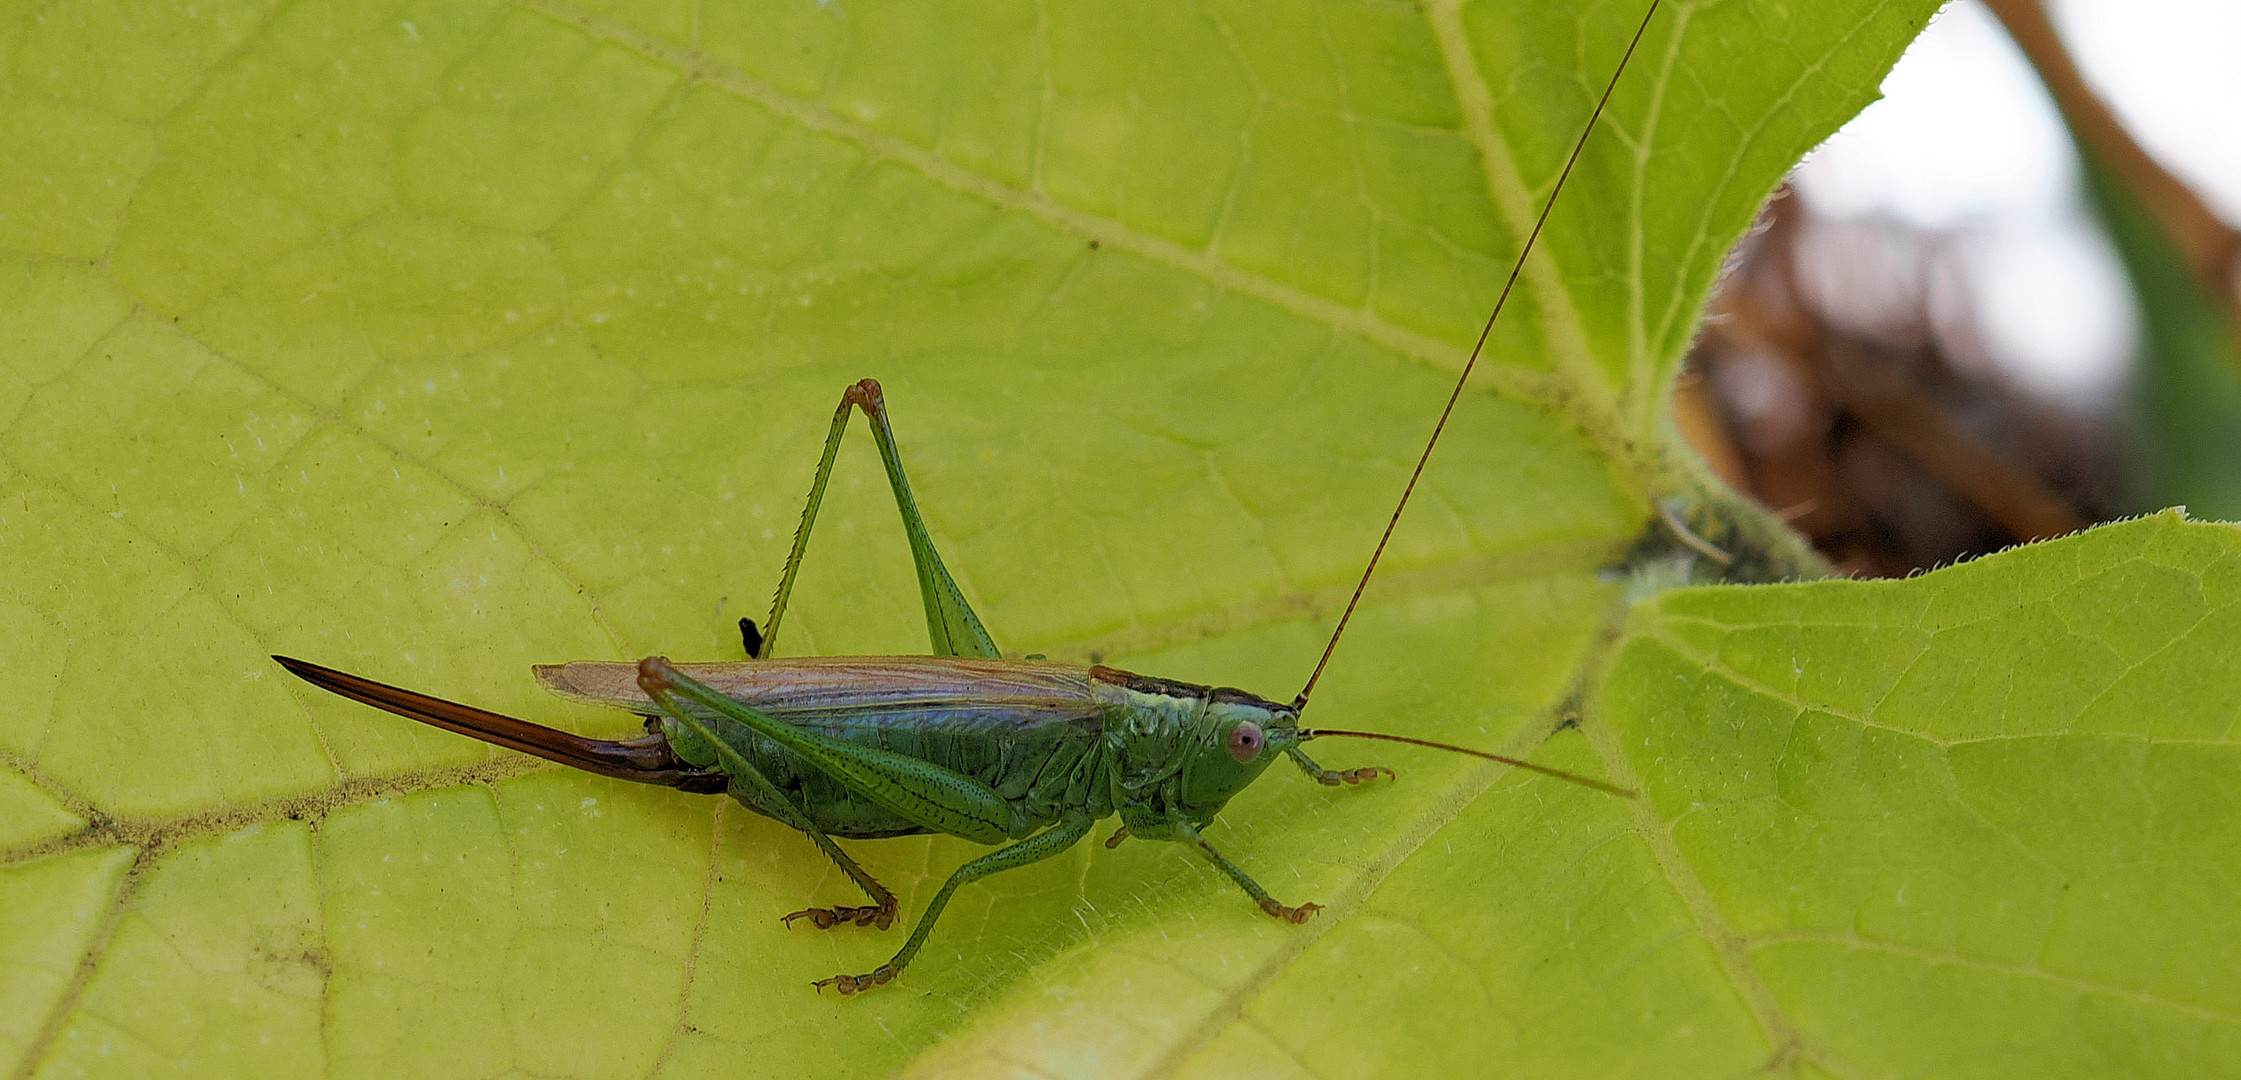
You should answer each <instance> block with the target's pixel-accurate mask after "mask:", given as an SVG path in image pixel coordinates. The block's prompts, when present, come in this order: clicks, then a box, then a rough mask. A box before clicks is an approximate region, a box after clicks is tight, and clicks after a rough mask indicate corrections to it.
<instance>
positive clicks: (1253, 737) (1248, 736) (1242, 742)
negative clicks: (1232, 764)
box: [1229, 720, 1262, 765]
mask: <svg viewBox="0 0 2241 1080" xmlns="http://www.w3.org/2000/svg"><path fill="white" fill-rule="evenodd" d="M1261 741H1262V740H1261V726H1260V725H1259V724H1256V723H1254V722H1252V721H1250V720H1246V721H1243V722H1242V723H1239V724H1238V725H1237V726H1236V727H1233V728H1231V729H1229V756H1231V757H1233V758H1236V759H1237V763H1238V764H1240V765H1248V764H1251V763H1252V761H1253V759H1254V758H1257V757H1259V756H1261Z"/></svg>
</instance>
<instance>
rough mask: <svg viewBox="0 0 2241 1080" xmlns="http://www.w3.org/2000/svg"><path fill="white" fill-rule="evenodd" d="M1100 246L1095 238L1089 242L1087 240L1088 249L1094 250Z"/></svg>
mask: <svg viewBox="0 0 2241 1080" xmlns="http://www.w3.org/2000/svg"><path fill="white" fill-rule="evenodd" d="M1100 246H1101V245H1100V244H1098V242H1097V241H1095V240H1092V241H1090V242H1089V249H1090V250H1091V251H1095V250H1097V249H1098V248H1099V247H1100Z"/></svg>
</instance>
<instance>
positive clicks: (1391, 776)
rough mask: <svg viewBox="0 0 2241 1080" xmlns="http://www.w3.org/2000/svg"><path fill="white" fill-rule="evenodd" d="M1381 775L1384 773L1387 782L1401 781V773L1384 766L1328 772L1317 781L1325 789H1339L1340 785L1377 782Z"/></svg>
mask: <svg viewBox="0 0 2241 1080" xmlns="http://www.w3.org/2000/svg"><path fill="white" fill-rule="evenodd" d="M1379 773H1384V774H1385V778H1386V779H1387V780H1398V779H1400V774H1399V773H1396V772H1394V771H1393V770H1391V769H1388V768H1386V767H1385V766H1383V765H1371V766H1369V767H1368V768H1363V769H1347V770H1345V771H1343V772H1326V773H1324V774H1322V775H1321V776H1318V777H1316V778H1315V779H1317V780H1320V781H1322V782H1323V786H1324V787H1337V786H1339V785H1340V784H1359V783H1361V782H1362V781H1364V780H1375V779H1377V774H1379Z"/></svg>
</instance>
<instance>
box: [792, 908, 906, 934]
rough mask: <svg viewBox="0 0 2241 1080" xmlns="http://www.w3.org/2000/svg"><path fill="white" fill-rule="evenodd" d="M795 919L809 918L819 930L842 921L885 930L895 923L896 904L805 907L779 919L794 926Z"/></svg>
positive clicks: (831, 926)
mask: <svg viewBox="0 0 2241 1080" xmlns="http://www.w3.org/2000/svg"><path fill="white" fill-rule="evenodd" d="M795 919H808V920H809V921H810V922H811V923H814V924H816V927H817V929H819V930H830V929H832V928H833V927H836V926H839V925H840V924H842V923H855V924H856V925H858V926H876V927H878V928H880V929H881V930H885V929H887V928H888V927H889V926H892V925H894V923H895V905H893V904H885V905H881V906H877V907H813V908H803V909H801V910H800V911H796V912H792V913H790V914H787V915H785V916H783V917H781V918H780V919H779V920H778V921H779V922H782V923H785V924H786V925H788V926H792V925H794V920H795Z"/></svg>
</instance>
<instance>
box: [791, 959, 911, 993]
mask: <svg viewBox="0 0 2241 1080" xmlns="http://www.w3.org/2000/svg"><path fill="white" fill-rule="evenodd" d="M894 978H895V965H893V964H881V965H879V969H878V970H877V971H874V972H872V973H871V974H869V975H835V976H833V977H832V978H830V979H819V980H817V981H816V982H813V983H810V984H809V985H811V986H814V987H816V988H817V992H818V993H820V994H822V993H824V992H825V988H826V987H828V986H830V987H832V988H833V989H835V990H838V991H840V992H841V994H843V995H847V994H861V993H863V992H864V991H866V990H869V989H871V988H872V987H874V986H885V985H886V984H887V983H889V982H891V981H893V980H894Z"/></svg>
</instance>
